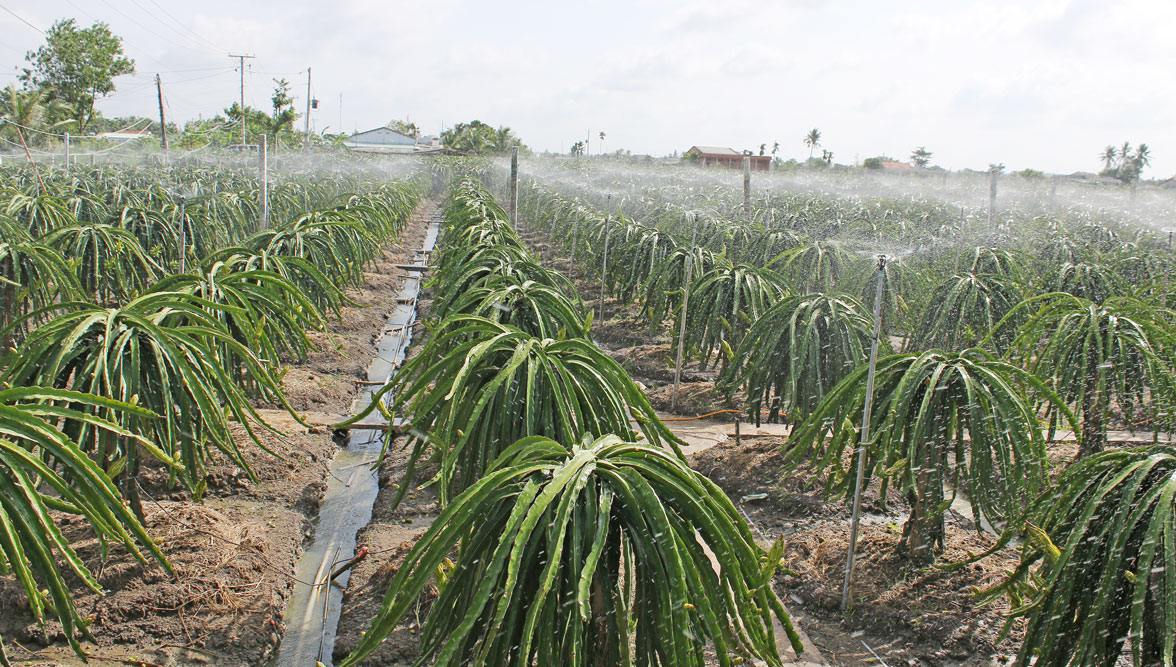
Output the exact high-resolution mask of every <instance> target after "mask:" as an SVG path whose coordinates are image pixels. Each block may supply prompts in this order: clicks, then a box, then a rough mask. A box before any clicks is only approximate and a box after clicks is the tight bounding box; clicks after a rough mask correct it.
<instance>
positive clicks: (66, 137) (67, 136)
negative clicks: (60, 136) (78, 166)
mask: <svg viewBox="0 0 1176 667" xmlns="http://www.w3.org/2000/svg"><path fill="white" fill-rule="evenodd" d="M65 173H67V174H68V173H69V132H66V133H65Z"/></svg>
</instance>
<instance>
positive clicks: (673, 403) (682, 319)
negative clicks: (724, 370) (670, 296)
mask: <svg viewBox="0 0 1176 667" xmlns="http://www.w3.org/2000/svg"><path fill="white" fill-rule="evenodd" d="M690 215H692V216H694V227H693V230H692V231H691V232H690V253H689V254H687V255H686V283H685V285H684V286H683V287H682V314H681V315H680V316H679V318H678V320H679V321H678V353H677V355H675V356H676V358H675V360H674V393H673V394H672V395H671V396H670V409H671V410H673V409H674V408H676V407H678V381H679V379H680V378H681V376H682V345H683V343H684V342H685V340H686V307H687V306H688V305H690V278H691V277H692V276H691V274H692V273H693V271H694V245H695V243H697V241H698V211H691V212H690Z"/></svg>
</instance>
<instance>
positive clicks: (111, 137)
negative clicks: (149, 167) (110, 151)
mask: <svg viewBox="0 0 1176 667" xmlns="http://www.w3.org/2000/svg"><path fill="white" fill-rule="evenodd" d="M157 132H158V130H156V131H152V130H127V129H123V130H115V131H113V132H99V133H98V135H97V136H98V138H99V139H106V140H107V141H121V142H127V141H133V140H135V139H146V138H148V137H151V136H154V135H155V134H156V133H157Z"/></svg>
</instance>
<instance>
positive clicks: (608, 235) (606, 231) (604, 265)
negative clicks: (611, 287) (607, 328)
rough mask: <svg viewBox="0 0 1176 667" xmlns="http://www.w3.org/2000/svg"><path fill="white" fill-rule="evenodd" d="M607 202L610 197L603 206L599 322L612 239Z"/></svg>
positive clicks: (601, 319)
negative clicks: (609, 242) (609, 244)
mask: <svg viewBox="0 0 1176 667" xmlns="http://www.w3.org/2000/svg"><path fill="white" fill-rule="evenodd" d="M609 202H612V195H611V194H610V195H608V197H607V198H606V199H605V205H604V260H603V261H602V262H601V264H600V321H601V322H604V277H605V275H607V274H608V241H609V239H610V238H612V229H610V228H609V226H608V223H609V215H610V213H611V212H610V211H609V208H608V205H609Z"/></svg>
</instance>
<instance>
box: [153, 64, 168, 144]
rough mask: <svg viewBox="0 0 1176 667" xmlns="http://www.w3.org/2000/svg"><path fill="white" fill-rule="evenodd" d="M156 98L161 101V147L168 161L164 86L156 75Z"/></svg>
mask: <svg viewBox="0 0 1176 667" xmlns="http://www.w3.org/2000/svg"><path fill="white" fill-rule="evenodd" d="M155 96H156V98H157V99H158V100H159V145H160V147H161V148H162V149H163V159H164V161H165V162H166V161H167V122H166V121H165V120H164V118H163V84H162V83H160V81H159V75H158V74H156V75H155Z"/></svg>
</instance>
